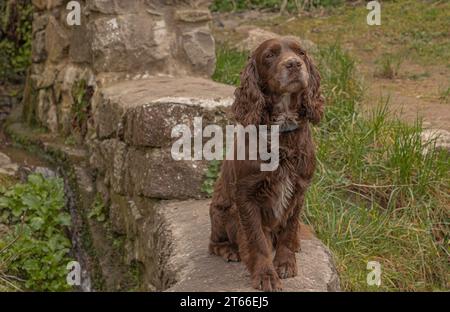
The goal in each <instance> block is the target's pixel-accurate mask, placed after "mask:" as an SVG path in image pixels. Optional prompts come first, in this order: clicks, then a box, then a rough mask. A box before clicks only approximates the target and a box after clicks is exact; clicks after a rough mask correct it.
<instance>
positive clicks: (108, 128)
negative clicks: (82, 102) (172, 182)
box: [95, 77, 234, 146]
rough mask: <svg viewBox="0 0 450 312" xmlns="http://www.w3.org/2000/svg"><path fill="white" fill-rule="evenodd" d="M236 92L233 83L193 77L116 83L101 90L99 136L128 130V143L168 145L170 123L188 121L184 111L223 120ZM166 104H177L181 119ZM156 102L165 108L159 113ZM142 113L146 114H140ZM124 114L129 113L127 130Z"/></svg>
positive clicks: (127, 115) (97, 117)
mask: <svg viewBox="0 0 450 312" xmlns="http://www.w3.org/2000/svg"><path fill="white" fill-rule="evenodd" d="M233 91H234V88H233V87H231V86H227V85H223V84H220V83H216V82H213V81H210V80H207V79H203V78H194V77H180V78H169V77H153V78H151V79H143V80H136V81H126V82H120V83H117V84H113V85H111V86H109V87H107V88H104V89H103V90H101V92H100V93H101V94H100V95H99V99H98V103H97V104H96V110H95V121H96V129H97V136H98V137H99V138H107V137H111V136H114V135H117V134H119V133H122V132H125V138H126V141H127V142H128V143H132V144H136V145H143V146H162V145H167V143H168V142H170V140H171V138H170V134H171V129H172V128H171V126H172V125H173V124H174V123H175V122H179V121H185V120H186V118H185V117H186V115H183V114H182V113H181V112H184V113H187V112H188V116H193V114H194V113H195V112H200V113H202V114H203V113H204V114H207V115H209V116H211V118H215V119H214V120H215V121H217V122H219V123H220V121H221V120H222V121H223V119H224V117H225V114H224V113H223V109H224V108H226V107H227V106H229V105H231V103H232V95H233ZM163 103H166V104H170V103H172V104H173V105H172V107H177V110H178V111H179V112H180V114H178V117H179V118H173V116H172V115H171V111H170V109H171V108H169V107H168V108H167V109H166V108H165V107H162V104H163ZM147 104H149V105H148V106H147V108H145V107H144V105H147ZM153 104H155V105H156V106H155V107H157V108H158V107H161V108H162V110H161V111H160V112H157V111H156V109H154V107H153V108H152V105H153ZM133 109H136V110H135V111H133ZM129 110H130V112H129V113H127V112H128V111H129ZM140 112H142V113H144V115H142V116H141V115H139V114H140ZM126 113H127V114H126ZM123 116H126V127H125V129H124V124H123V122H124V119H123ZM200 116H201V115H200ZM162 118H164V120H162Z"/></svg>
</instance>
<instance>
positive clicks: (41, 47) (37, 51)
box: [31, 30, 47, 63]
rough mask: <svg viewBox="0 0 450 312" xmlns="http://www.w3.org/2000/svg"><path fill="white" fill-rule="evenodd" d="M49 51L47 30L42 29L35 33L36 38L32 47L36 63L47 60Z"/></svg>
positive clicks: (33, 59)
mask: <svg viewBox="0 0 450 312" xmlns="http://www.w3.org/2000/svg"><path fill="white" fill-rule="evenodd" d="M46 58H47V51H46V50H45V31H43V30H41V31H38V32H36V34H34V40H33V42H32V47H31V59H32V61H33V62H35V63H39V62H42V61H45V59H46Z"/></svg>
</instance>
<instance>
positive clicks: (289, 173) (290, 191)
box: [272, 162, 296, 220]
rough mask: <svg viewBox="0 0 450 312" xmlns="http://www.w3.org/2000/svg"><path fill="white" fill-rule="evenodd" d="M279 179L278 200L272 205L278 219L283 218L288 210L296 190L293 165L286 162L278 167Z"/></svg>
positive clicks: (277, 187)
mask: <svg viewBox="0 0 450 312" xmlns="http://www.w3.org/2000/svg"><path fill="white" fill-rule="evenodd" d="M278 170H279V181H278V183H277V185H276V187H275V192H276V195H277V196H276V200H275V203H274V205H273V207H272V209H273V214H274V216H275V218H276V219H277V220H281V219H282V218H283V216H284V214H285V213H286V212H287V210H288V208H289V206H290V205H291V201H292V200H293V197H294V191H295V184H294V181H295V179H296V178H295V176H294V175H295V171H294V168H293V166H292V165H291V164H290V163H289V162H286V163H284V164H282V165H280V167H279V168H278Z"/></svg>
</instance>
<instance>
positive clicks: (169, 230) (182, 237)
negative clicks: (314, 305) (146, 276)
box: [146, 200, 340, 292]
mask: <svg viewBox="0 0 450 312" xmlns="http://www.w3.org/2000/svg"><path fill="white" fill-rule="evenodd" d="M208 208H209V200H200V201H199V200H191V201H181V202H180V201H168V202H164V201H163V202H161V203H160V204H159V205H158V206H156V207H155V210H156V214H157V216H155V217H154V219H155V220H157V223H160V225H159V226H157V228H158V231H159V233H158V236H157V237H155V235H154V234H153V235H151V234H150V233H148V234H147V236H146V237H150V238H153V239H154V240H155V241H154V242H152V243H151V244H152V246H153V247H154V250H153V252H154V253H156V255H154V256H153V261H154V260H156V261H157V262H158V263H159V264H160V266H161V267H160V268H159V270H161V271H162V272H164V275H163V277H162V278H160V279H159V281H158V279H157V278H154V281H155V282H159V283H160V285H161V286H163V287H164V286H166V287H167V286H170V287H169V289H167V291H236V292H242V291H255V290H254V289H253V288H252V287H251V284H250V277H249V273H248V272H247V270H246V268H245V266H244V265H243V264H242V263H233V262H229V263H227V262H226V261H224V260H223V259H222V258H220V257H217V256H213V255H210V254H209V253H208V239H209V235H208V234H209V231H210V221H209V212H208V211H209V209H208ZM149 230H150V229H149ZM152 230H153V233H154V231H155V229H152ZM301 246H302V250H301V252H300V253H298V254H297V264H298V272H299V275H298V276H297V277H294V278H289V279H285V280H283V281H282V283H283V289H284V291H339V290H340V286H339V277H338V275H337V273H336V270H335V267H334V263H333V259H332V256H331V254H330V252H329V250H328V249H327V248H326V247H325V246H324V245H323V244H322V243H321V242H320V241H319V240H318V239H317V238H315V237H313V236H311V235H303V236H302V245H301ZM155 258H156V259H155ZM161 279H162V280H161ZM164 279H166V280H164Z"/></svg>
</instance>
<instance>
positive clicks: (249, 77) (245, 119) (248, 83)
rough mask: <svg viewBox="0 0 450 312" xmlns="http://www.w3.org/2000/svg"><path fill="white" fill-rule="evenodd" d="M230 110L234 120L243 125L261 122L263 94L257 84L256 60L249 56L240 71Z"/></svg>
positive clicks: (264, 102) (263, 106)
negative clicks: (238, 84) (239, 80)
mask: <svg viewBox="0 0 450 312" xmlns="http://www.w3.org/2000/svg"><path fill="white" fill-rule="evenodd" d="M234 96H235V98H234V102H233V105H232V106H231V111H232V112H233V114H234V118H235V119H236V121H237V122H238V123H240V124H242V125H243V126H247V125H251V124H254V125H258V124H260V123H261V122H263V120H262V119H263V115H264V110H265V106H266V101H265V99H264V95H263V93H262V91H261V89H260V86H259V76H258V70H257V68H256V61H255V58H254V57H251V58H250V59H249V60H248V62H247V65H246V66H245V68H244V70H243V71H242V72H241V85H240V86H239V87H238V88H237V89H236V91H235V92H234Z"/></svg>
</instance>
